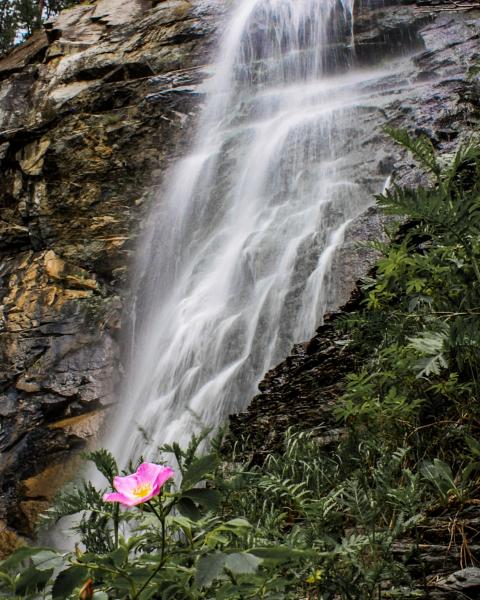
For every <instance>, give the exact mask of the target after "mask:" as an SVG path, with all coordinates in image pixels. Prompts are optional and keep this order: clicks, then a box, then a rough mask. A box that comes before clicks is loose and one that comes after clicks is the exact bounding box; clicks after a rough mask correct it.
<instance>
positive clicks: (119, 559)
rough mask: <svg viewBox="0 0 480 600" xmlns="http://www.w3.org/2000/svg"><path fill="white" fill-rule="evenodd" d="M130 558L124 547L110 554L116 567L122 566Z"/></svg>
mask: <svg viewBox="0 0 480 600" xmlns="http://www.w3.org/2000/svg"><path fill="white" fill-rule="evenodd" d="M127 557H128V551H127V549H126V548H124V547H123V546H120V547H119V548H117V549H116V550H114V551H113V552H112V553H111V554H110V558H111V559H112V561H113V564H114V565H115V566H116V567H119V566H121V565H122V564H123V563H124V562H125V560H126V559H127Z"/></svg>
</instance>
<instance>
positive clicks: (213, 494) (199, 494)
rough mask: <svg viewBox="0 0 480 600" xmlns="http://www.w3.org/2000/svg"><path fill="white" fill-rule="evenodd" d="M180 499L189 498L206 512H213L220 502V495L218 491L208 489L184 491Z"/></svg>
mask: <svg viewBox="0 0 480 600" xmlns="http://www.w3.org/2000/svg"><path fill="white" fill-rule="evenodd" d="M182 498H189V499H190V500H193V501H194V502H197V503H198V504H200V505H201V506H203V508H205V509H207V510H215V509H216V508H218V506H219V504H220V502H221V501H222V495H221V494H220V492H219V491H218V490H211V489H208V488H195V489H192V490H186V491H185V492H183V494H182Z"/></svg>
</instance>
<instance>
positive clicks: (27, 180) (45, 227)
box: [0, 0, 221, 539]
mask: <svg viewBox="0 0 480 600" xmlns="http://www.w3.org/2000/svg"><path fill="white" fill-rule="evenodd" d="M220 13H221V11H220V10H219V7H218V6H217V5H216V3H215V2H210V3H209V4H208V5H207V4H206V3H200V2H197V3H190V2H186V1H184V0H169V1H167V2H160V3H158V2H151V1H150V0H128V1H127V0H100V1H99V2H97V3H96V4H81V5H79V6H77V7H75V8H72V9H70V10H67V11H64V12H63V13H62V14H61V15H60V16H59V18H58V19H56V20H55V21H53V22H52V23H48V24H47V27H46V30H45V32H43V31H42V32H39V33H37V34H36V35H34V36H33V37H32V38H30V39H29V40H28V42H27V43H26V44H24V45H22V46H21V47H19V48H18V49H17V50H15V51H14V52H13V53H12V54H10V55H9V56H7V57H6V58H4V59H2V60H0V206H1V214H0V381H1V387H0V417H1V420H2V425H1V432H0V451H1V465H0V474H1V482H0V489H1V496H2V501H1V502H0V520H1V521H3V523H4V525H6V526H8V527H14V528H15V529H16V530H17V531H18V532H19V533H21V534H23V535H32V534H33V531H32V523H33V521H34V517H35V514H36V513H37V512H38V510H41V509H43V508H44V507H45V503H48V500H50V499H51V495H52V490H55V488H56V484H55V481H54V480H55V478H53V479H52V475H53V473H55V472H56V473H57V476H56V478H57V479H58V472H59V471H62V473H63V472H64V470H65V461H66V460H67V457H68V456H70V455H71V450H72V449H74V448H78V447H81V446H82V445H83V444H84V439H85V438H88V436H91V435H92V434H93V433H94V432H95V431H96V429H98V426H99V424H100V422H101V416H102V412H103V410H104V408H105V407H106V406H108V405H109V404H110V403H111V402H112V399H113V396H114V386H115V381H116V373H118V370H119V354H118V331H119V323H120V315H121V310H122V294H123V290H124V287H125V286H124V281H125V278H126V269H127V265H128V261H129V257H130V255H131V253H132V246H133V241H134V239H135V237H136V235H137V234H138V231H139V229H140V227H141V220H142V218H143V216H144V214H145V210H146V207H147V205H148V197H147V196H148V194H146V190H149V191H150V192H151V193H152V194H153V192H152V190H155V188H156V186H157V185H158V183H159V174H160V173H163V172H164V171H165V170H166V168H167V166H168V164H169V162H170V161H171V160H173V159H174V157H175V156H176V155H177V154H178V153H179V152H181V151H182V145H185V144H186V143H187V142H188V138H189V136H188V131H189V128H190V124H191V120H192V117H193V116H194V115H195V111H196V109H197V106H198V104H199V101H200V100H201V99H202V91H201V88H200V84H201V82H202V80H203V78H204V74H203V71H202V66H203V65H204V64H205V62H206V60H207V56H208V50H209V46H210V44H211V43H212V42H213V40H214V35H213V33H214V31H215V26H216V25H217V24H218V22H219V19H220ZM55 465H58V466H59V467H60V466H61V468H60V469H59V468H57V469H55V468H54V466H55ZM46 468H48V469H49V471H47V472H48V473H50V476H49V477H48V478H46V477H45V476H44V475H42V473H43V472H44V470H45V469H46ZM60 480H61V477H60ZM39 481H42V482H43V483H42V485H40V484H39ZM45 481H47V484H45ZM59 482H60V481H57V484H58V483H59ZM8 537H9V539H10V536H8Z"/></svg>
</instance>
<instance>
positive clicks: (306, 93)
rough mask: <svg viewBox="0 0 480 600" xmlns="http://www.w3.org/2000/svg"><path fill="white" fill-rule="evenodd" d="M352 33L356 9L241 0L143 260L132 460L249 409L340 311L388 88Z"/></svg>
mask: <svg viewBox="0 0 480 600" xmlns="http://www.w3.org/2000/svg"><path fill="white" fill-rule="evenodd" d="M352 36H353V0H237V1H236V2H234V9H233V10H232V12H231V15H230V16H229V18H228V22H227V24H226V26H225V31H224V35H223V39H222V40H221V42H220V43H219V48H218V52H217V54H218V59H217V61H216V64H214V67H213V75H212V77H211V79H210V80H209V81H208V82H207V84H206V88H207V92H206V100H205V106H204V107H203V109H202V112H201V115H200V117H199V122H198V124H197V132H196V136H195V138H194V141H193V144H192V150H191V153H190V154H189V155H187V156H186V157H184V158H182V159H181V160H179V161H178V162H177V164H176V165H174V167H173V168H172V170H171V172H170V173H169V175H168V182H167V186H166V187H165V188H164V189H163V191H162V193H161V194H160V195H159V197H158V202H157V205H156V206H155V207H154V208H153V212H152V213H151V215H150V218H149V227H148V232H147V233H146V234H145V236H144V239H143V241H142V243H141V244H140V247H139V249H138V256H137V262H136V266H135V271H136V278H135V282H134V285H135V296H136V302H135V306H136V308H135V331H134V339H133V340H132V341H131V353H132V359H131V365H130V367H129V373H128V376H127V381H126V384H125V389H124V392H123V395H124V398H123V402H122V403H121V405H120V407H119V408H118V409H117V412H118V415H117V417H116V421H115V426H114V427H113V428H112V429H113V431H112V434H111V437H112V438H114V439H113V441H112V442H111V443H110V444H109V445H110V447H111V448H112V450H113V451H114V452H115V453H116V454H117V456H118V457H119V459H120V461H122V462H125V461H126V460H127V459H128V458H129V457H132V456H135V457H136V456H138V455H140V454H141V453H143V455H144V456H146V457H148V456H149V454H148V453H149V452H150V451H151V452H153V451H154V450H155V448H156V446H157V445H160V444H162V443H164V442H167V441H172V440H177V441H180V442H182V441H185V439H186V438H188V437H189V436H190V434H191V433H192V431H195V430H198V427H200V426H201V425H212V424H213V425H215V424H219V423H221V422H222V421H223V420H224V419H225V417H226V416H227V415H228V413H231V412H233V411H238V410H241V409H243V408H245V406H246V404H247V402H248V401H249V399H250V398H251V397H252V395H253V394H254V393H255V389H256V385H257V384H258V381H259V380H260V379H261V377H262V376H263V374H264V373H265V372H266V371H267V370H268V369H269V368H271V367H272V366H273V365H275V364H276V363H277V362H278V361H280V360H281V359H282V358H284V357H285V356H286V355H287V354H288V352H289V350H290V349H291V347H292V345H293V343H295V342H299V341H302V340H305V339H308V338H309V337H311V335H312V334H313V333H314V331H315V329H316V327H317V326H318V325H319V324H320V323H321V319H322V316H323V314H324V312H325V309H326V307H327V306H330V305H331V304H332V303H334V299H335V277H333V276H332V274H331V272H330V266H331V263H332V258H333V256H334V254H335V249H336V248H337V247H338V246H339V245H340V244H341V243H342V241H343V237H344V233H345V230H346V228H347V227H348V225H349V223H350V222H351V221H352V220H353V219H355V218H356V217H357V216H358V215H359V214H361V213H362V212H363V211H364V210H365V209H366V207H368V206H369V204H370V203H371V202H372V189H371V186H370V187H369V186H368V185H367V184H366V183H365V181H364V179H365V177H363V174H362V173H359V170H360V171H361V167H360V169H359V165H360V166H361V163H362V155H361V152H362V150H361V148H360V147H359V144H358V143H357V140H356V129H355V127H356V126H357V127H358V124H357V122H358V119H359V111H360V110H361V108H360V107H361V104H362V102H363V100H362V95H365V94H366V93H367V92H366V91H365V89H366V88H365V82H366V81H368V80H369V78H370V79H372V78H373V79H375V78H377V79H378V77H379V75H378V74H377V75H375V74H372V73H371V72H366V71H362V70H360V69H356V68H354V64H355V53H354V49H353V43H352V42H353V39H352ZM357 137H358V136H357ZM355 165H356V167H355ZM380 188H381V186H380ZM377 191H380V189H378V190H377ZM145 433H146V434H147V435H148V437H149V438H150V439H151V440H152V441H151V442H150V443H149V444H148V448H149V449H146V448H145V441H144V437H143V436H144V434H145ZM152 442H153V443H152Z"/></svg>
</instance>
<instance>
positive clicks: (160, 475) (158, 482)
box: [137, 463, 174, 490]
mask: <svg viewBox="0 0 480 600" xmlns="http://www.w3.org/2000/svg"><path fill="white" fill-rule="evenodd" d="M137 475H138V478H139V479H140V480H141V481H142V482H148V483H151V484H152V485H154V486H155V487H158V490H160V488H161V487H162V485H163V484H164V483H165V482H166V481H167V480H168V479H171V478H172V477H173V475H174V472H173V469H171V468H170V467H164V466H163V465H156V464H154V463H142V464H141V465H140V466H139V467H138V469H137Z"/></svg>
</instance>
